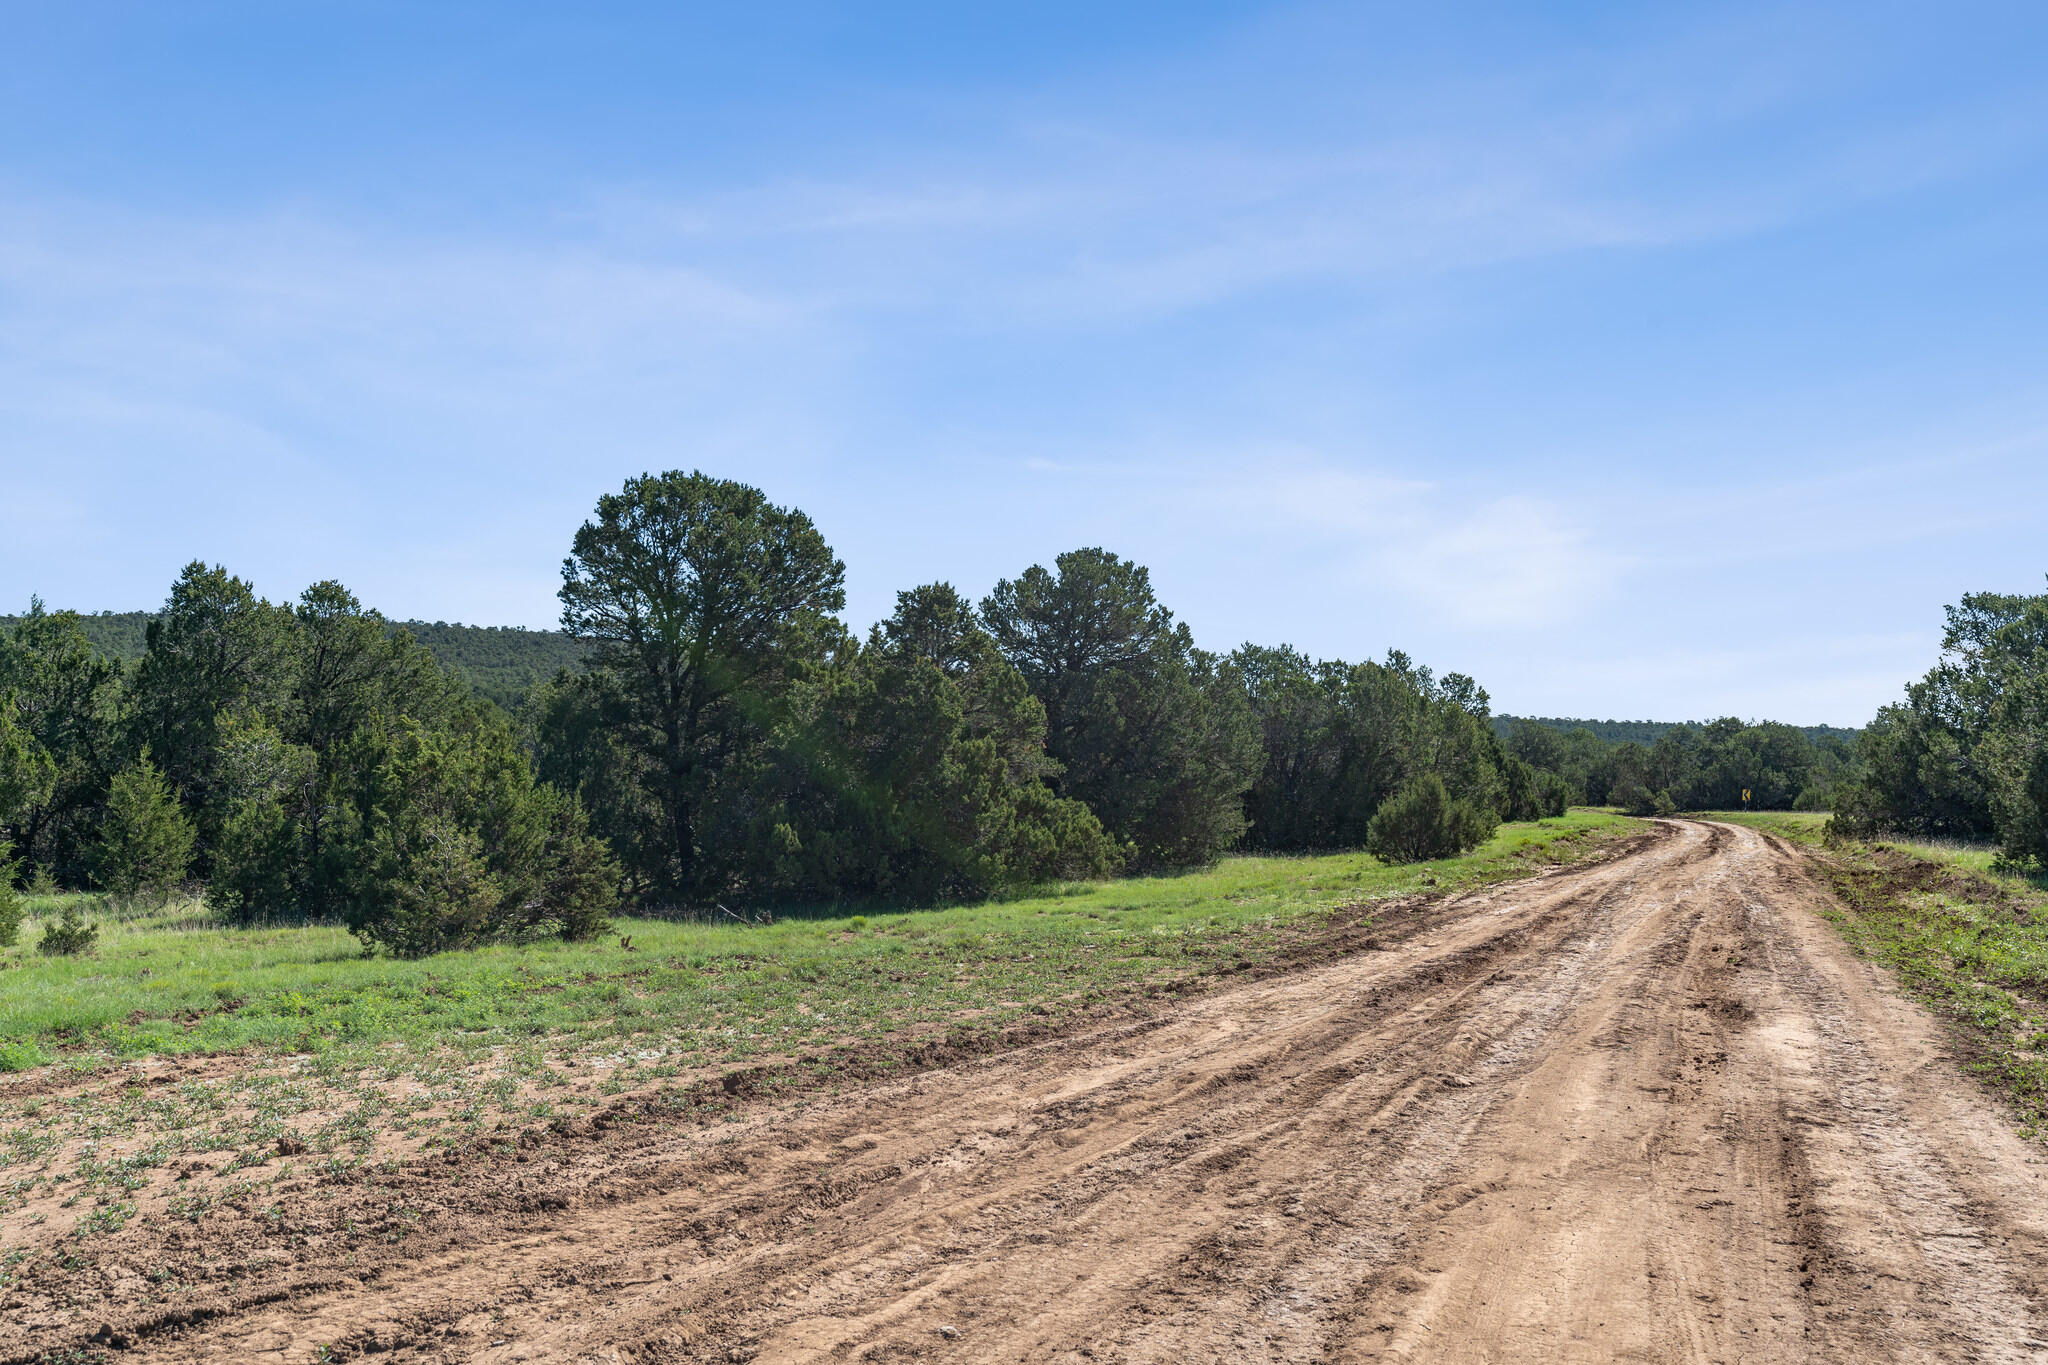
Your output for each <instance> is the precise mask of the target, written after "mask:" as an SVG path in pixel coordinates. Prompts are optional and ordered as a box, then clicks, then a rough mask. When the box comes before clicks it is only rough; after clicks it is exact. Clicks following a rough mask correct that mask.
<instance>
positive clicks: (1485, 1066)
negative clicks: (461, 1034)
mask: <svg viewBox="0 0 2048 1365" xmlns="http://www.w3.org/2000/svg"><path fill="white" fill-rule="evenodd" d="M1826 894H1827V893H1826V892H1825V891H1824V890H1823V889H1822V888H1821V887H1820V885H1819V884H1818V883H1817V882H1816V881H1815V879H1814V878H1813V877H1812V876H1810V875H1809V873H1808V871H1807V868H1806V865H1805V863H1804V862H1803V860H1802V855H1801V854H1800V853H1798V852H1797V851H1796V850H1795V849H1793V848H1792V847H1791V846H1789V845H1786V844H1784V843H1782V842H1780V841H1777V840H1775V839H1773V838H1771V837H1769V836H1766V835H1763V834H1759V833H1758V832H1756V831H1754V830H1749V829H1741V828H1736V827H1732V826H1726V825H1710V824H1705V823H1699V822H1687V821H1668V822H1662V823H1660V825H1659V827H1658V835H1657V837H1655V838H1654V839H1649V840H1645V841H1644V842H1643V843H1642V844H1641V845H1639V846H1638V847H1636V848H1635V849H1634V850H1633V851H1632V852H1630V853H1628V854H1627V855H1626V856H1622V857H1619V858H1616V859H1613V860H1610V861H1607V862H1604V863H1600V864H1596V865H1592V866H1582V867H1576V868H1571V869H1566V870H1563V871H1560V872H1556V873H1552V874H1549V875H1546V876H1542V877H1538V878H1533V879H1531V880H1528V881H1524V882H1519V883H1513V884H1508V885H1502V886H1497V887H1494V888H1491V889H1489V890H1487V891H1485V892H1483V893H1477V894H1473V895H1469V896H1465V897H1461V898H1458V899H1455V900H1450V901H1447V902H1440V903H1436V904H1432V905H1428V906H1413V907H1408V906H1404V907H1398V908H1396V909H1395V910H1394V911H1393V912H1392V913H1390V914H1385V915H1384V916H1383V918H1382V920H1381V921H1380V922H1378V923H1376V924H1375V925H1374V926H1373V935H1372V937H1371V938H1370V939H1369V940H1366V941H1363V942H1361V943H1359V944H1357V945H1356V947H1357V948H1358V950H1357V951H1353V952H1349V953H1347V954H1344V955H1341V956H1338V957H1335V958H1334V959H1332V960H1325V961H1321V962H1312V963H1309V964H1308V965H1303V966H1301V967H1300V968H1299V969H1297V970H1293V971H1290V972H1286V973H1282V974H1279V975H1274V976H1270V977H1266V978H1263V979H1258V980H1252V981H1246V982H1241V983H1239V984H1234V985H1230V986H1226V987H1223V988H1220V989H1217V990H1214V991H1212V992H1210V993H1208V994H1205V995H1202V996H1199V997H1196V998H1194V999H1191V1000H1186V1001H1182V1002H1178V1003H1174V1004H1171V1005H1168V1006H1166V1007H1164V1008H1162V1009H1161V1010H1159V1011H1158V1012H1156V1013H1155V1014H1153V1015H1152V1016H1151V1017H1149V1018H1143V1019H1125V1020H1122V1021H1118V1022H1114V1023H1110V1024H1106V1025H1104V1026H1101V1027H1099V1028H1095V1029H1093V1030H1092V1031H1083V1032H1078V1033H1071V1034H1068V1035H1066V1036H1063V1037H1059V1038H1055V1039H1051V1040H1048V1041H1044V1042H1040V1043H1036V1044H1032V1045H1029V1046H1023V1047H1019V1048H1015V1049H1013V1050H1010V1051H1006V1052H1002V1053H999V1054H996V1055H993V1056H988V1057H982V1058H978V1059H968V1060H963V1061H958V1062H955V1063H953V1064H951V1065H948V1066H944V1067H942V1068H939V1069H935V1070H930V1071H926V1072H924V1073H922V1074H919V1075H917V1076H914V1077H911V1078H908V1079H901V1080H893V1081H887V1082H883V1083H869V1084H865V1085H862V1086H859V1087H856V1088H853V1089H850V1090H848V1091H847V1092H846V1093H842V1094H839V1095H834V1096H829V1097H826V1096H817V1097H814V1098H813V1099H812V1100H811V1101H810V1102H808V1103H806V1104H802V1105H799V1106H789V1105H787V1104H784V1105H780V1106H778V1105H773V1104H769V1103H766V1102H760V1103H750V1102H749V1101H747V1100H746V1099H745V1098H744V1097H741V1098H739V1099H738V1100H736V1101H733V1102H731V1103H729V1104H728V1105H726V1106H725V1107H724V1108H723V1109H722V1110H721V1111H720V1112H719V1113H718V1114H717V1115H716V1116H715V1117H714V1118H712V1119H711V1120H710V1121H703V1120H701V1119H691V1118H686V1117H675V1118H667V1119H658V1118H648V1117H645V1116H636V1115H634V1114H632V1113H628V1112H622V1113H620V1114H618V1115H616V1116H613V1117H610V1118H606V1117H601V1118H600V1119H599V1120H598V1121H597V1122H595V1123H592V1124H587V1125H579V1126H578V1128H577V1129H576V1130H575V1131H572V1132H568V1133H535V1132H528V1133H526V1134H523V1135H517V1136H516V1140H511V1139H508V1142H507V1144H506V1146H505V1150H504V1151H502V1152H500V1153H499V1154H497V1155H495V1156H490V1157H481V1156H480V1157H476V1158H474V1159H471V1160H467V1161H460V1162H456V1163H455V1164H443V1163H437V1162H423V1163H419V1164H416V1165H414V1166H409V1167H407V1168H406V1169H405V1170H403V1171H400V1172H396V1173H389V1174H386V1175H384V1176H380V1177H377V1178H376V1179H374V1180H373V1179H368V1178H366V1179H365V1180H364V1181H363V1182H362V1183H359V1184H342V1185H322V1184H320V1183H318V1182H309V1183H308V1184H307V1186H306V1188H305V1189H303V1190H300V1191H296V1192H290V1191H286V1192H280V1196H279V1203H278V1204H277V1205H276V1206H275V1207H276V1211H275V1212H272V1211H270V1210H259V1209H254V1208H252V1209H250V1210H248V1211H247V1214H246V1216H245V1217H243V1218H242V1221H241V1222H240V1223H236V1222H234V1221H232V1220H230V1221H228V1222H225V1223H218V1224H213V1223H210V1224H209V1225H208V1226H207V1227H205V1228H200V1227H194V1228H192V1229H190V1230H189V1231H188V1232H187V1233H186V1234H185V1235H184V1236H183V1237H182V1239H180V1238H179V1237H178V1235H177V1234H175V1233H173V1234H170V1236H169V1238H168V1239H167V1237H166V1235H165V1234H163V1233H161V1232H155V1231H150V1232H144V1231H141V1230H136V1229H133V1228H131V1229H129V1230H127V1231H124V1232H122V1233H120V1234H118V1235H117V1236H116V1237H114V1238H113V1239H111V1240H110V1241H109V1243H108V1248H109V1249H108V1250H107V1251H105V1252H103V1253H101V1255H102V1257H103V1259H106V1260H107V1263H106V1264H102V1265H100V1266H99V1267H98V1268H97V1270H96V1271H95V1272H94V1273H95V1275H96V1276H97V1278H96V1279H94V1280H93V1283H94V1284H95V1285H101V1286H110V1285H118V1284H122V1283H127V1281H119V1280H117V1279H115V1278H113V1272H114V1270H115V1269H125V1270H126V1273H127V1274H128V1275H129V1276H130V1277H131V1278H132V1280H133V1285H134V1286H135V1287H136V1292H131V1293H129V1294H127V1295H126V1296H124V1294H123V1293H121V1292H117V1290H116V1289H115V1288H104V1289H102V1290H101V1291H99V1295H98V1297H97V1298H95V1299H94V1300H93V1304H94V1305H95V1306H93V1307H92V1308H90V1309H89V1310H87V1309H80V1308H76V1307H70V1308H67V1307H65V1306H63V1305H54V1304H50V1303H47V1302H43V1301H39V1308H38V1311H36V1312H32V1313H25V1314H15V1313H10V1314H9V1315H8V1317H7V1318H6V1319H5V1320H4V1321H0V1361H7V1360H12V1361H30V1360H35V1359H37V1358H38V1357H39V1356H41V1355H45V1354H55V1353H57V1352H59V1351H62V1350H76V1349H104V1350H106V1351H108V1352H110V1353H112V1354H114V1355H115V1356H116V1357H119V1356H120V1355H121V1354H122V1353H124V1352H125V1353H127V1354H128V1356H129V1357H130V1358H146V1359H151V1360H165V1361H220V1360H234V1361H289V1362H294V1363H295V1365H296V1363H298V1362H310V1361H315V1360H323V1359H325V1360H348V1359H358V1358H365V1357H369V1356H372V1355H374V1356H375V1358H376V1359H378V1360H389V1361H450V1362H453V1361H477V1362H498V1361H505V1362H510V1361H590V1362H597V1361H604V1362H612V1361H618V1362H627V1361H631V1362H680V1361H754V1360H758V1361H819V1362H823V1361H897V1360H903V1361H908V1360H934V1361H937V1360H947V1361H989V1362H996V1361H1003V1362H1010V1361H1031V1362H1039V1361H1047V1362H1050V1361H1061V1362H1083V1361H1088V1362H1109V1361H1122V1362H1155V1361H1156V1362H1171V1363H1172V1365H1186V1363H1187V1362H1198V1361H1233V1362H1234V1361H1288V1362H1294V1361H1298V1362H1347V1361H1366V1360H1377V1361H1472V1362H1482V1361H1501V1362H1506V1361H1515V1362H1530V1361H1657V1362H1666V1361H1700V1362H1707V1361H1726V1362H1738V1361H1742V1362H1761V1361H1811V1360H1844V1361H1848V1360H1854V1361H1859V1362H1864V1361H2022V1360H2040V1359H2043V1358H2044V1357H2048V1207H2044V1201H2043V1199H2042V1193H2043V1189H2042V1185H2041V1183H2040V1173H2041V1171H2043V1170H2044V1169H2048V1167H2043V1166H2040V1165H2037V1164H2036V1162H2037V1161H2038V1160H2039V1159H2040V1155H2039V1154H2040V1153H2041V1150H2042V1149H2040V1148H2038V1147H2036V1146H2033V1145H2030V1144H2028V1143H2025V1142H2023V1141H2022V1140H2021V1139H2020V1138H2019V1137H2018V1136H2017V1135H2016V1134H2015V1132H2014V1129H2013V1125H2012V1122H2011V1120H2010V1119H2009V1117H2008V1116H2006V1115H2005V1114H2004V1113H2003V1112H2002V1111H2000V1110H1999V1109H1998V1108H1997V1107H1996V1105H1995V1104H1994V1103H1993V1102H1992V1101H1991V1100H1990V1099H1989V1098H1987V1097H1986V1096H1984V1095H1983V1094H1982V1093H1981V1092H1980V1091H1979V1089H1978V1088H1977V1086H1976V1085H1975V1084H1974V1082H1972V1081H1970V1080H1969V1079H1968V1078H1967V1077H1965V1076H1964V1075H1962V1074H1961V1072H1960V1071H1959V1069H1958V1068H1957V1067H1956V1066H1955V1065H1954V1064H1953V1062H1952V1061H1951V1059H1950V1054H1949V1052H1948V1050H1947V1046H1946V1043H1945V1040H1944V1035H1943V1033H1942V1031H1941V1028H1940V1026H1939V1025H1938V1024H1937V1023H1935V1022H1934V1021H1933V1020H1932V1019H1931V1018H1930V1017H1929V1016H1928V1015H1927V1014H1926V1013H1925V1012H1924V1011H1923V1010H1921V1009H1919V1008H1918V1007H1917V1006H1915V1005H1913V1004H1912V1003H1911V1002H1910V1001H1908V1000H1906V999H1905V998H1904V997H1903V996H1902V995H1900V994H1899V993H1898V992H1897V991H1896V990H1894V989H1893V988H1891V987H1890V986H1889V985H1888V984H1887V983H1886V982H1885V980H1884V979H1883V978H1882V977H1881V976H1880V974H1879V973H1877V972H1876V971H1875V970H1874V969H1873V968H1871V967H1870V966H1868V965H1867V964H1864V963H1861V962H1859V961H1857V960H1855V959H1854V958H1853V957H1852V956H1851V955H1850V954H1849V953H1848V952H1847V950H1846V949H1845V948H1844V947H1843V946H1842V944H1841V942H1840V940H1839V939H1838V938H1837V937H1836V936H1835V935H1834V933H1833V931H1832V930H1830V929H1829V928H1828V926H1827V925H1826V924H1825V923H1823V922H1822V921H1821V920H1820V918H1819V916H1818V915H1817V913H1816V910H1817V909H1818V908H1819V907H1820V906H1821V905H1822V904H1823V903H1824V898H1825V896H1826ZM1393 921H1405V922H1401V923H1395V922H1393ZM394 1208H396V1209H397V1210H398V1211H397V1212H395V1213H394V1212H393V1209H394ZM358 1215H360V1216H361V1217H362V1218H364V1219H366V1220H368V1219H372V1218H373V1217H374V1218H377V1219H383V1220H385V1221H384V1223H383V1224H379V1225H377V1226H388V1227H389V1230H390V1233H391V1235H390V1236H388V1237H381V1238H379V1237H367V1238H366V1237H364V1236H362V1235H360V1233H361V1231H362V1228H361V1227H360V1226H357V1225H355V1224H354V1223H353V1222H352V1221H351V1235H350V1236H347V1237H342V1236H339V1235H338V1234H337V1233H336V1232H335V1231H334V1230H335V1229H336V1228H337V1227H338V1226H340V1220H342V1219H349V1220H353V1219H354V1218H356V1217H357V1216H358ZM372 1230H373V1231H374V1228H373V1229H372ZM124 1239H126V1240H124ZM123 1256H126V1257H128V1258H129V1260H128V1262H127V1263H126V1264H125V1266H123V1265H120V1264H116V1263H118V1262H119V1261H120V1258H121V1257H123ZM235 1258H239V1259H235ZM230 1263H231V1264H232V1266H233V1273H232V1274H231V1275H227V1276H223V1275H221V1274H219V1273H217V1272H218V1267H220V1266H221V1265H224V1264H230ZM153 1264H154V1265H160V1266H174V1267H177V1268H178V1269H177V1272H176V1273H177V1274H178V1275H188V1274H189V1275H197V1274H198V1273H199V1271H198V1270H197V1269H195V1267H204V1266H212V1267H215V1272H213V1273H209V1275H208V1276H207V1278H206V1279H205V1287H204V1289H203V1292H195V1293H188V1294H185V1295H183V1296H182V1297H180V1298H177V1299H175V1300H173V1301H172V1302H173V1303H175V1306H173V1307H167V1306H165V1305H164V1304H163V1303H158V1304H155V1305H144V1304H141V1303H140V1299H141V1297H142V1295H141V1294H140V1292H139V1291H140V1289H141V1288H146V1286H147V1284H148V1283H149V1281H148V1279H147V1271H148V1270H149V1269H150V1266H151V1265H153ZM110 1266H111V1267H112V1269H110V1268H109V1267H110ZM88 1311H89V1312H90V1313H91V1314H92V1315H94V1317H90V1318H84V1319H82V1318H81V1313H85V1312H88Z"/></svg>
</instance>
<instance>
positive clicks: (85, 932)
mask: <svg viewBox="0 0 2048 1365" xmlns="http://www.w3.org/2000/svg"><path fill="white" fill-rule="evenodd" d="M99 937H100V930H99V926H98V925H96V924H87V923H86V922H85V917H84V916H83V915H81V914H79V913H78V907H77V906H76V905H67V906H65V907H64V914H63V915H62V916H61V917H60V918H59V919H58V920H57V922H56V923H55V924H50V923H45V924H44V925H43V936H42V937H41V938H40V939H38V940H37V941H36V951H37V952H39V953H41V954H42V955H43V956H44V957H77V956H78V955H79V954H81V953H89V952H91V951H92V946H93V944H95V943H97V942H98V941H99Z"/></svg>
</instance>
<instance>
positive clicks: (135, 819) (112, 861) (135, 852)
mask: <svg viewBox="0 0 2048 1365" xmlns="http://www.w3.org/2000/svg"><path fill="white" fill-rule="evenodd" d="M191 861H192V822H191V821H190V820H187V819H186V818H185V814H184V812H183V811H181V810H179V809H178V799H177V797H176V796H175V795H173V794H172V792H171V788H170V785H169V784H168V783H167V782H165V781H164V777H163V774H162V773H160V772H159V771H157V768H156V765H155V764H153V763H151V762H150V758H149V753H148V751H147V750H145V751H144V752H143V754H142V756H141V757H140V758H138V759H136V760H135V762H134V763H132V764H130V765H129V766H128V767H126V768H123V769H122V770H121V771H120V772H119V773H117V774H115V776H114V782H113V786H112V788H111V790H109V792H108V793H107V811H106V815H105V816H104V818H103V819H102V820H101V822H100V837H99V847H98V849H97V850H96V855H95V857H94V866H93V872H94V876H95V877H96V878H97V879H98V881H99V884H100V885H101V886H103V887H105V888H106V889H107V890H108V891H110V892H112V893H113V894H114V895H116V896H120V897H123V898H126V897H133V896H150V897H161V896H164V895H167V894H169V893H170V891H171V890H172V889H174V888H175V887H176V886H177V885H178V883H179V882H180V881H182V880H183V879H184V876H185V870H186V868H187V867H189V866H190V865H191Z"/></svg>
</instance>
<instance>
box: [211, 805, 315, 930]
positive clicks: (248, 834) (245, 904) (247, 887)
mask: <svg viewBox="0 0 2048 1365" xmlns="http://www.w3.org/2000/svg"><path fill="white" fill-rule="evenodd" d="M300 863H301V858H300V855H299V830H298V826H297V825H295V824H294V823H293V822H292V819H291V816H290V815H289V813H287V812H286V811H285V809H284V808H283V807H282V806H280V805H279V804H278V803H277V802H275V801H263V800H257V801H244V802H242V803H241V804H240V805H238V806H237V807H235V809H234V810H233V811H231V812H230V813H229V815H228V818H227V819H226V820H225V821H224V822H223V823H222V825H221V833H220V841H219V846H218V847H217V848H215V850H214V855H213V880H212V881H211V882H210V883H208V885H207V888H206V900H207V904H208V905H210V906H212V907H213V909H214V911H215V912H216V913H218V914H219V915H220V916H221V917H222V918H223V919H225V920H227V921H228V922H229V923H230V924H253V923H256V922H258V921H259V920H264V919H270V918H275V917H276V916H278V915H280V914H282V913H284V912H286V911H288V910H290V909H291V908H293V907H294V906H295V904H296V903H297V899H298V896H297V892H298V881H299V868H300Z"/></svg>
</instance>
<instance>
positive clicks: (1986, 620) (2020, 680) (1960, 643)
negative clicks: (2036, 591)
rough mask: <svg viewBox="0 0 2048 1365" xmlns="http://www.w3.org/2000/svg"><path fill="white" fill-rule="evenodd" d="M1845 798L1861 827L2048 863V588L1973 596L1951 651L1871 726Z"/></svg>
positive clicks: (1953, 614) (1960, 613) (1844, 810)
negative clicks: (1982, 842) (1976, 842)
mask: <svg viewBox="0 0 2048 1365" xmlns="http://www.w3.org/2000/svg"><path fill="white" fill-rule="evenodd" d="M1859 750H1860V755H1861V758H1862V760H1863V773H1862V775H1861V777H1860V778H1859V779H1858V780H1856V781H1855V782H1853V783H1851V784H1849V785H1848V786H1847V787H1846V788H1845V790H1844V791H1843V793H1842V794H1841V797H1840V798H1839V799H1838V800H1837V802H1836V804H1835V813H1836V819H1837V820H1838V821H1839V822H1840V824H1841V825H1842V826H1843V827H1844V828H1846V829H1849V830H1853V831H1857V832H1871V831H1895V832H1899V833H1913V834H1932V835H1941V836H1945V837H1949V838H1962V839H1987V840H1989V839H1995V840H1997V841H1998V842H1999V843H2000V844H2001V845H2002V847H2003V849H2004V852H2005V855H2006V856H2007V857H2008V858H2011V859H2013V860H2015V861H2019V862H2033V863H2037V864H2041V865H2044V866H2048V595H2041V596H2020V595H2014V594H2006V593H1972V594H1970V595H1968V596H1966V597H1964V598H1963V599H1962V601H1961V602H1960V603H1959V604H1957V605H1955V606H1952V607H1949V608H1948V624H1947V629H1946V630H1945V631H1944V632H1943V635H1942V642H1941V657H1940V658H1939V659H1937V660H1936V662H1935V665H1934V667H1933V668H1931V669H1929V670H1928V672H1927V675H1926V676H1925V677H1924V678H1922V679H1921V680H1920V681H1918V682H1916V683H1913V684H1911V685H1910V686H1908V687H1907V688H1906V696H1905V699H1904V700H1903V701H1901V702H1899V703H1896V704H1894V705H1891V706H1887V707H1885V708H1883V709H1882V710H1880V711H1879V712H1878V714H1877V718H1876V720H1874V721H1872V722H1871V724H1870V726H1869V727H1868V728H1867V729H1866V730H1865V731H1864V732H1863V735H1862V738H1861V741H1860V745H1859Z"/></svg>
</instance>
